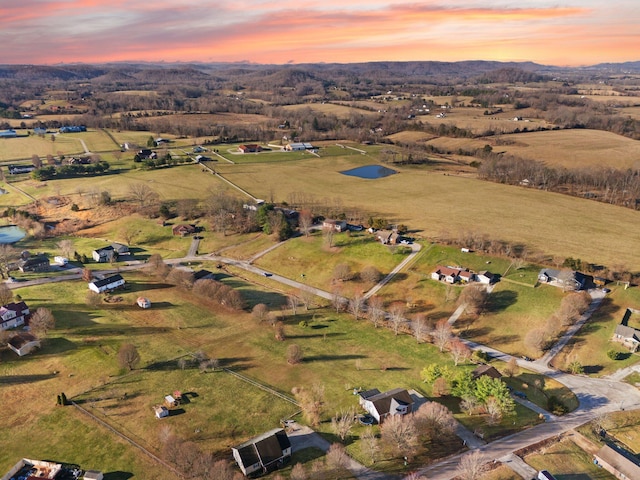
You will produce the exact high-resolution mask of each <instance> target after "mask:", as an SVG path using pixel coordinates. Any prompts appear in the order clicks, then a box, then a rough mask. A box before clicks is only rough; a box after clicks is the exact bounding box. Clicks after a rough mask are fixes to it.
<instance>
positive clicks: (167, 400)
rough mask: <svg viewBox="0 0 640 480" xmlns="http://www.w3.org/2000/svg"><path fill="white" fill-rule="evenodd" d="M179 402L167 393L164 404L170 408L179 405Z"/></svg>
mask: <svg viewBox="0 0 640 480" xmlns="http://www.w3.org/2000/svg"><path fill="white" fill-rule="evenodd" d="M179 403H180V402H178V400H176V399H175V398H173V396H172V395H167V396H166V397H164V404H165V405H166V406H167V407H169V408H171V407H177V406H178V404H179Z"/></svg>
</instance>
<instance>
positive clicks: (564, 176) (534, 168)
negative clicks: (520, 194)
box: [478, 154, 640, 209]
mask: <svg viewBox="0 0 640 480" xmlns="http://www.w3.org/2000/svg"><path fill="white" fill-rule="evenodd" d="M638 167H639V168H635V169H628V170H617V169H613V168H601V167H600V168H596V167H586V168H580V169H567V168H553V167H549V166H547V165H545V164H544V163H542V162H538V161H536V160H529V159H523V158H518V157H515V156H513V155H506V154H494V155H491V157H490V158H486V159H485V160H483V161H482V163H481V164H480V166H479V168H478V175H479V176H480V178H482V179H485V180H489V181H492V182H497V183H506V184H509V185H527V186H531V187H535V188H539V189H543V190H548V191H552V192H560V193H565V194H568V195H573V196H579V197H584V198H590V199H594V200H598V201H601V202H605V203H611V204H614V205H620V206H625V207H629V208H634V209H638V208H640V165H638Z"/></svg>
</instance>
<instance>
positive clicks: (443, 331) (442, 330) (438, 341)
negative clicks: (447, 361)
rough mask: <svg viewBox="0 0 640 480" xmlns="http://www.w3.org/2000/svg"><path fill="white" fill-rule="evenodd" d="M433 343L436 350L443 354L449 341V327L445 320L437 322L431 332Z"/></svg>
mask: <svg viewBox="0 0 640 480" xmlns="http://www.w3.org/2000/svg"><path fill="white" fill-rule="evenodd" d="M431 337H432V338H433V343H434V344H435V346H436V347H438V349H439V350H440V351H441V352H443V351H444V349H445V348H446V346H447V345H449V342H450V341H451V325H449V322H448V321H447V319H446V318H443V319H441V320H438V322H437V323H436V326H435V328H434V329H433V331H432V332H431Z"/></svg>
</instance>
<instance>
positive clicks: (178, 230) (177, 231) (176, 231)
mask: <svg viewBox="0 0 640 480" xmlns="http://www.w3.org/2000/svg"><path fill="white" fill-rule="evenodd" d="M171 233H172V234H173V235H174V236H178V235H180V236H181V237H186V236H187V235H192V234H194V233H196V227H195V225H187V224H184V223H182V224H179V225H174V226H173V228H172V229H171Z"/></svg>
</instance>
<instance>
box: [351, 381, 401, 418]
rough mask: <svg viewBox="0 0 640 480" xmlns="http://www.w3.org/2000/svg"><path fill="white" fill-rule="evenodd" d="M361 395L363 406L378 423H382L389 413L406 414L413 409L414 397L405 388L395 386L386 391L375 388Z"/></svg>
mask: <svg viewBox="0 0 640 480" xmlns="http://www.w3.org/2000/svg"><path fill="white" fill-rule="evenodd" d="M359 396H360V405H361V406H362V408H364V409H365V410H366V411H367V412H369V414H370V415H371V416H372V417H373V418H375V419H376V421H377V422H378V423H382V422H383V421H384V419H385V418H387V417H388V416H389V415H406V414H407V413H411V412H412V410H413V403H414V402H413V398H411V395H410V394H409V392H408V391H407V390H406V389H404V388H394V389H393V390H389V391H388V392H384V393H380V390H378V389H377V388H374V389H373V390H367V391H366V392H361V393H360V394H359Z"/></svg>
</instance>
